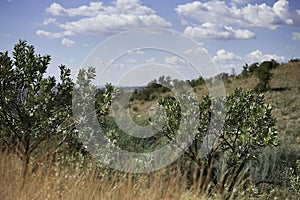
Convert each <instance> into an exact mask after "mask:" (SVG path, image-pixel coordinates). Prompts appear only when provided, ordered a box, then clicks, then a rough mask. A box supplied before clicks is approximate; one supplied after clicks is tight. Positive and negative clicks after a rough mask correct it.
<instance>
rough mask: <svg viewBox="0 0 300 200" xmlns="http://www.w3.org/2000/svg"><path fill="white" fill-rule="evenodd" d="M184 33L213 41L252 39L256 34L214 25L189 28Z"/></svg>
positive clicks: (205, 24)
mask: <svg viewBox="0 0 300 200" xmlns="http://www.w3.org/2000/svg"><path fill="white" fill-rule="evenodd" d="M184 33H185V34H186V35H188V36H190V37H193V38H213V39H227V40H228V39H251V38H255V33H253V32H251V31H249V30H246V29H234V28H233V27H231V26H219V25H215V24H212V23H204V24H202V25H201V26H196V27H193V26H188V27H186V28H185V30H184Z"/></svg>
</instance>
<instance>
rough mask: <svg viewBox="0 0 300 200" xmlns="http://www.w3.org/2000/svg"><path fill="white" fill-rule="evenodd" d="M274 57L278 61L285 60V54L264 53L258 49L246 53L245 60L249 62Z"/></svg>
mask: <svg viewBox="0 0 300 200" xmlns="http://www.w3.org/2000/svg"><path fill="white" fill-rule="evenodd" d="M271 59H274V60H276V61H278V62H282V61H284V60H285V57H284V56H278V55H276V54H263V53H262V52H261V51H259V50H256V51H253V52H251V53H249V54H247V55H246V57H245V60H246V61H247V62H249V63H255V62H263V61H267V60H271Z"/></svg>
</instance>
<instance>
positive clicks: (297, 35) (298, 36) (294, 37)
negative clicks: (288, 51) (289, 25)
mask: <svg viewBox="0 0 300 200" xmlns="http://www.w3.org/2000/svg"><path fill="white" fill-rule="evenodd" d="M292 40H300V33H299V32H293V33H292Z"/></svg>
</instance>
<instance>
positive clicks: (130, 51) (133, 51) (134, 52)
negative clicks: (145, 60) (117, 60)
mask: <svg viewBox="0 0 300 200" xmlns="http://www.w3.org/2000/svg"><path fill="white" fill-rule="evenodd" d="M127 53H128V54H136V55H143V54H144V52H143V51H142V50H141V49H139V48H138V49H132V50H129V51H128V52H127Z"/></svg>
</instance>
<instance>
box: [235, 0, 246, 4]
mask: <svg viewBox="0 0 300 200" xmlns="http://www.w3.org/2000/svg"><path fill="white" fill-rule="evenodd" d="M250 1H251V0H231V2H232V3H236V4H246V3H249V2H250Z"/></svg>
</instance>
